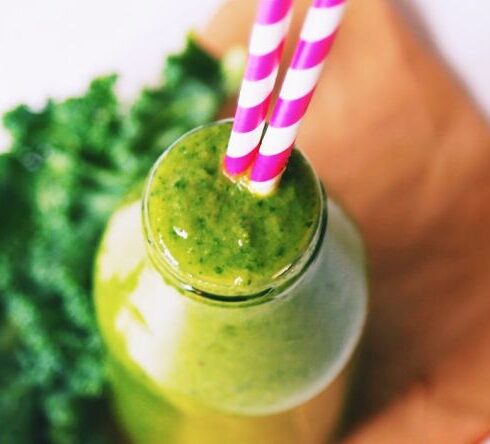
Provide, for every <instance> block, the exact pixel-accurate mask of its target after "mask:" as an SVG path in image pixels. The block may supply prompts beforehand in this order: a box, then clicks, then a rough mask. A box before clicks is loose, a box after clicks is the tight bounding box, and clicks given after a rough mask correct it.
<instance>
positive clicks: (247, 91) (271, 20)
mask: <svg viewBox="0 0 490 444" xmlns="http://www.w3.org/2000/svg"><path fill="white" fill-rule="evenodd" d="M291 10H292V0H260V2H259V6H258V11H257V17H256V18H255V24H254V26H253V30H252V35H251V38H250V44H249V56H248V61H247V67H246V69H245V76H244V79H243V81H242V85H241V88H240V95H239V98H238V106H237V110H236V113H235V120H234V123H233V129H232V132H231V137H230V141H229V143H228V149H227V151H226V156H225V162H224V167H225V171H226V172H227V173H228V174H230V175H237V174H242V173H244V172H245V171H246V170H247V168H248V167H249V166H250V164H251V163H252V161H253V159H254V157H255V156H256V154H257V150H258V147H259V143H260V139H261V137H262V132H263V129H264V123H265V117H266V114H267V111H268V109H269V102H270V99H271V94H272V90H273V88H274V84H275V82H276V78H277V71H278V69H279V63H280V60H281V55H282V50H283V46H284V40H285V36H286V33H287V30H288V28H289V23H290V21H291Z"/></svg>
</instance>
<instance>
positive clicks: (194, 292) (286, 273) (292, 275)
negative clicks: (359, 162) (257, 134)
mask: <svg viewBox="0 0 490 444" xmlns="http://www.w3.org/2000/svg"><path fill="white" fill-rule="evenodd" d="M232 123H233V119H222V120H218V121H215V122H211V123H207V124H204V125H200V126H198V127H196V128H193V129H192V130H190V131H187V132H186V133H185V134H183V135H182V136H181V137H179V138H178V139H177V140H176V141H175V142H173V143H172V144H171V145H170V146H169V147H168V148H167V149H166V150H165V151H164V152H163V153H162V154H161V155H160V157H159V158H158V159H157V160H156V162H155V164H154V165H153V167H152V168H151V170H150V172H149V174H148V177H147V180H146V183H145V186H144V190H143V199H142V219H143V231H144V236H145V239H146V243H145V246H146V250H147V253H148V255H149V258H150V260H151V262H152V264H153V266H154V267H155V268H156V269H157V271H158V272H159V273H160V274H161V275H162V277H163V278H164V279H165V280H167V281H170V283H171V284H172V285H173V286H174V287H176V288H177V289H178V290H180V291H181V292H183V293H185V294H186V295H189V296H191V297H193V298H194V299H198V300H201V301H207V302H212V303H213V302H214V303H219V304H222V303H225V304H226V305H228V304H233V305H234V306H236V305H243V304H250V303H254V304H255V303H259V302H265V301H268V300H272V299H275V298H277V297H278V295H280V294H281V293H283V292H284V290H285V289H286V288H289V287H290V286H291V285H293V283H295V282H296V281H297V280H298V279H299V278H300V277H301V276H302V275H303V274H304V273H305V272H306V270H307V269H308V268H309V266H310V264H311V263H312V262H313V261H314V260H315V258H316V256H317V252H318V250H319V249H320V246H321V244H322V243H323V238H324V236H325V235H326V229H327V222H328V208H327V205H326V200H327V195H326V193H325V190H324V188H323V186H322V183H321V181H320V180H319V178H318V175H317V174H316V172H315V170H314V169H313V167H312V165H311V162H310V160H309V159H308V158H307V157H306V156H305V155H304V153H303V152H302V155H303V157H304V158H305V160H306V161H307V163H308V165H309V166H310V168H311V170H312V171H313V175H314V178H315V182H316V184H317V187H318V192H319V194H320V211H319V216H318V220H317V226H316V229H315V231H314V233H313V235H312V236H311V239H310V241H309V243H308V245H307V247H306V248H305V250H304V251H303V252H301V254H300V255H299V256H298V257H297V258H296V259H294V260H293V261H292V262H291V263H290V264H288V266H287V267H284V268H283V269H282V270H281V271H280V272H278V273H277V274H276V275H275V276H274V277H273V278H272V280H271V281H270V282H269V283H267V284H265V285H262V286H261V287H257V288H253V290H252V289H250V287H243V288H239V287H237V286H225V285H218V284H214V283H211V282H209V281H206V279H202V278H198V277H196V276H193V275H192V274H190V273H183V272H182V270H180V269H179V267H178V266H176V264H175V261H174V260H173V258H172V255H171V254H170V252H169V250H168V249H167V248H166V246H165V245H164V244H163V243H162V242H157V240H156V239H155V236H154V233H153V230H152V228H151V223H150V216H149V196H150V187H151V184H152V182H153V179H154V177H155V174H156V172H157V170H158V168H159V166H160V164H161V162H163V161H164V160H165V157H166V156H167V154H168V153H169V152H170V151H171V150H172V148H174V147H175V146H177V145H178V144H179V143H181V142H182V141H183V140H184V139H185V138H187V137H188V136H190V135H192V134H194V133H196V132H198V131H201V130H203V129H206V128H209V127H212V126H216V125H223V124H232ZM238 288H239V290H237V289H238Z"/></svg>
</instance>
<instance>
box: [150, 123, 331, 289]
mask: <svg viewBox="0 0 490 444" xmlns="http://www.w3.org/2000/svg"><path fill="white" fill-rule="evenodd" d="M230 131H231V123H220V124H213V125H210V126H207V127H204V128H202V129H199V130H197V131H195V132H193V133H190V134H189V135H187V136H186V137H185V138H183V139H181V140H180V141H179V142H178V143H177V144H175V145H174V146H173V147H172V148H171V149H170V150H169V151H168V152H167V153H166V154H165V155H164V157H163V158H162V159H161V160H160V162H159V163H158V164H157V167H156V170H155V171H154V174H153V176H152V179H151V181H150V183H149V191H150V193H149V196H148V201H147V209H146V211H147V220H148V224H149V230H150V234H151V237H152V238H153V240H154V241H155V242H156V243H157V244H158V248H159V249H161V250H163V251H165V252H166V256H167V257H170V258H171V259H170V262H171V263H173V267H174V268H176V269H178V270H179V273H180V274H181V275H182V276H183V277H184V278H185V279H187V280H188V281H189V282H196V281H198V282H204V283H206V284H209V285H206V287H207V288H209V287H219V288H230V289H235V290H240V289H241V290H242V291H243V290H250V292H254V291H256V290H258V289H263V288H264V287H267V285H269V284H270V282H271V281H272V280H273V279H274V277H276V276H277V275H279V274H281V273H282V272H284V271H285V270H286V269H288V268H289V267H290V265H291V264H293V263H294V262H295V261H296V260H297V259H298V258H299V257H300V256H301V255H302V254H303V253H304V252H305V250H306V249H307V248H308V246H309V244H310V242H311V240H312V238H313V236H314V234H315V232H316V230H317V227H318V224H319V219H320V211H321V205H322V203H321V201H322V196H321V191H320V189H319V186H318V183H317V180H316V178H315V176H314V173H313V172H312V170H311V167H310V165H309V164H308V162H307V161H306V160H305V158H304V157H303V156H302V155H301V153H300V152H299V151H297V150H296V149H295V150H294V151H293V153H292V155H291V159H290V161H289V164H288V166H287V169H286V171H285V173H284V175H283V177H282V180H281V184H280V186H279V188H278V189H277V190H276V191H275V193H274V194H273V195H271V196H268V197H265V198H264V197H257V196H254V195H253V194H251V193H250V192H249V191H248V190H247V189H246V188H245V187H244V186H243V185H240V184H239V183H235V182H233V181H231V180H230V179H229V178H227V177H226V176H225V175H224V174H223V172H222V163H223V157H224V154H225V151H226V147H227V143H228V139H229V136H230ZM196 286H197V285H196ZM197 287H198V288H199V286H197ZM200 289H203V288H200ZM205 290H206V289H205Z"/></svg>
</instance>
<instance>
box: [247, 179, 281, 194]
mask: <svg viewBox="0 0 490 444" xmlns="http://www.w3.org/2000/svg"><path fill="white" fill-rule="evenodd" d="M278 184H279V177H274V178H273V179H270V180H266V181H263V182H258V181H255V180H250V181H248V184H247V188H248V190H249V191H250V192H251V193H252V194H255V195H256V196H259V197H267V196H270V195H271V194H272V193H274V191H276V189H277V186H278Z"/></svg>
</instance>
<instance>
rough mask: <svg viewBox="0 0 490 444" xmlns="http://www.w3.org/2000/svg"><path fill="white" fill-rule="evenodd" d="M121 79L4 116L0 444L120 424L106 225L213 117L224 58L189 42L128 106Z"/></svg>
mask: <svg viewBox="0 0 490 444" xmlns="http://www.w3.org/2000/svg"><path fill="white" fill-rule="evenodd" d="M115 82H116V77H115V76H109V77H104V78H99V79H96V80H94V81H93V82H92V83H91V85H90V87H89V88H88V90H87V92H86V93H85V94H84V95H82V96H81V97H75V98H70V99H67V100H65V101H62V102H48V104H47V105H46V106H45V108H44V109H43V110H41V111H38V112H35V111H32V110H30V109H29V108H28V107H26V106H19V107H17V108H16V109H14V110H12V111H10V112H9V113H7V114H6V115H5V116H4V125H5V127H6V128H7V129H8V130H9V131H10V133H11V135H12V138H13V143H12V146H11V150H10V152H9V153H8V154H4V155H1V156H0V209H1V210H0V212H1V213H0V214H1V217H0V221H1V224H0V363H1V365H0V442H1V443H6V444H27V443H29V444H32V443H40V444H41V443H53V444H78V443H80V444H82V443H83V444H96V443H97V444H99V443H100V444H102V443H108V442H112V440H111V439H110V438H109V429H110V426H108V425H107V424H109V423H110V422H111V421H110V419H108V418H109V413H108V405H107V400H106V391H107V389H106V380H105V374H104V351H103V346H102V342H101V338H100V336H99V333H98V331H97V328H96V322H95V315H94V307H93V304H92V299H91V282H92V264H93V259H94V254H95V251H96V247H97V243H98V240H99V237H100V235H101V232H102V230H103V228H104V224H105V222H106V220H107V218H108V216H109V215H110V214H111V212H112V211H113V210H114V208H115V206H116V205H117V203H118V202H119V201H120V199H121V198H122V197H123V196H124V194H125V193H126V192H127V190H128V189H129V188H130V187H131V185H132V184H134V183H135V182H136V181H138V180H141V178H142V177H143V176H144V174H145V173H146V172H147V170H148V168H149V167H150V166H151V164H152V163H153V162H154V161H155V159H156V157H157V156H158V155H159V154H160V153H161V152H162V151H163V150H165V148H166V147H168V145H169V144H170V143H172V142H173V141H174V140H175V139H176V138H177V137H179V136H180V135H182V134H183V133H184V132H185V131H187V130H189V129H191V128H193V127H195V126H197V125H201V124H204V123H206V122H209V121H210V120H212V119H213V118H214V116H215V115H216V113H217V110H218V108H219V106H220V105H221V103H222V101H223V99H224V97H225V83H226V82H225V79H224V75H223V69H222V66H221V64H220V63H219V62H218V61H216V60H215V59H213V58H212V57H211V56H209V55H208V54H207V53H206V52H204V51H203V50H202V49H201V48H200V47H199V46H197V44H196V43H194V42H193V41H192V40H189V42H188V44H187V47H186V49H185V51H184V52H183V53H182V54H180V55H175V56H171V57H169V58H168V60H167V62H166V65H165V68H164V72H163V79H162V82H161V85H159V86H157V87H155V88H148V89H145V90H143V91H142V92H141V94H140V96H139V97H138V98H137V100H136V101H135V103H134V104H133V105H132V106H131V107H130V108H129V111H124V109H125V107H123V106H122V105H121V103H120V102H119V100H118V99H117V97H116V95H115V93H114V85H115Z"/></svg>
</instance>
